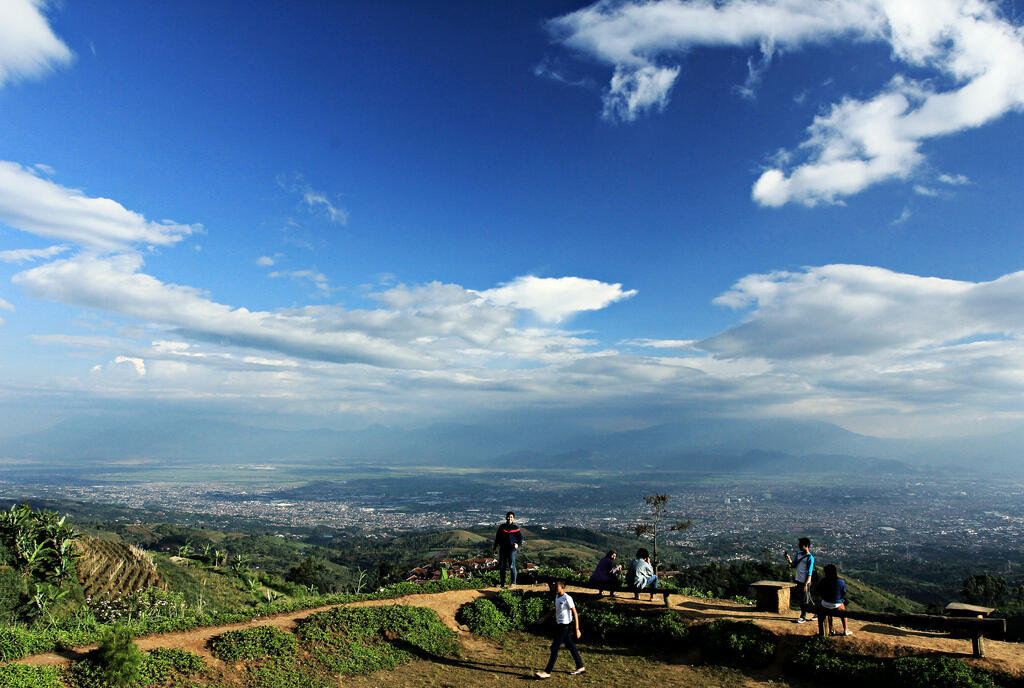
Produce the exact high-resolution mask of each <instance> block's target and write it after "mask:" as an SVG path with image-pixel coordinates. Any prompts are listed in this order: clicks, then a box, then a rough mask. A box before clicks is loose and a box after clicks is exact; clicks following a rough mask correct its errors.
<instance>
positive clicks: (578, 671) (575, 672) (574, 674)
mask: <svg viewBox="0 0 1024 688" xmlns="http://www.w3.org/2000/svg"><path fill="white" fill-rule="evenodd" d="M586 670H587V667H580V668H579V669H577V670H576V671H570V672H569V675H570V676H576V675H577V674H582V673H583V672H584V671H586Z"/></svg>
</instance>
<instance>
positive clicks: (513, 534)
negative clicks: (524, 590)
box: [494, 511, 523, 588]
mask: <svg viewBox="0 0 1024 688" xmlns="http://www.w3.org/2000/svg"><path fill="white" fill-rule="evenodd" d="M521 544H523V533H522V531H521V530H519V526H517V525H516V515H515V514H514V513H512V512H511V511H510V512H508V513H507V514H505V522H504V523H502V524H501V525H500V526H498V532H497V534H496V535H495V536H494V549H496V550H498V571H499V574H498V576H499V579H500V580H501V587H503V588H504V587H505V568H506V567H508V568H511V569H512V585H515V584H516V578H517V577H518V572H517V571H516V554H517V553H518V552H519V545H521Z"/></svg>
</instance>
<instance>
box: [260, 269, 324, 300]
mask: <svg viewBox="0 0 1024 688" xmlns="http://www.w3.org/2000/svg"><path fill="white" fill-rule="evenodd" d="M270 277H273V278H278V277H286V278H288V279H291V280H294V281H296V282H310V283H312V284H313V286H314V287H316V288H317V289H318V290H319V291H321V292H323V293H325V294H329V293H330V292H331V285H330V283H329V282H328V280H327V276H326V275H324V274H323V273H322V272H317V271H316V270H284V271H279V270H275V271H274V272H272V273H270Z"/></svg>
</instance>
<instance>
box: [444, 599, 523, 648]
mask: <svg viewBox="0 0 1024 688" xmlns="http://www.w3.org/2000/svg"><path fill="white" fill-rule="evenodd" d="M455 620H456V621H458V622H459V623H463V624H466V626H468V627H469V632H470V633H472V634H473V635H479V636H482V637H484V638H490V639H492V640H500V639H501V638H502V637H504V635H505V634H506V633H508V630H509V619H508V617H507V616H505V614H502V612H501V610H499V609H498V607H497V605H495V604H494V602H491V601H490V600H488V599H486V598H483V597H482V598H480V599H478V600H473V601H472V602H469V603H468V604H464V605H463V606H462V608H461V609H459V611H458V613H457V614H456V615H455ZM520 630H521V629H520Z"/></svg>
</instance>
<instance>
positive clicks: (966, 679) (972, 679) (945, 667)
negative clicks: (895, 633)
mask: <svg viewBox="0 0 1024 688" xmlns="http://www.w3.org/2000/svg"><path fill="white" fill-rule="evenodd" d="M890 673H891V675H892V685H894V686H904V687H905V688H931V687H932V686H944V687H945V688H995V685H996V684H995V681H993V680H992V676H991V675H989V674H988V672H985V671H979V670H977V669H974V668H972V667H970V666H968V665H967V664H964V663H963V662H962V661H960V660H959V659H956V658H954V657H900V658H899V659H895V660H893V661H892V663H891V666H890Z"/></svg>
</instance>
